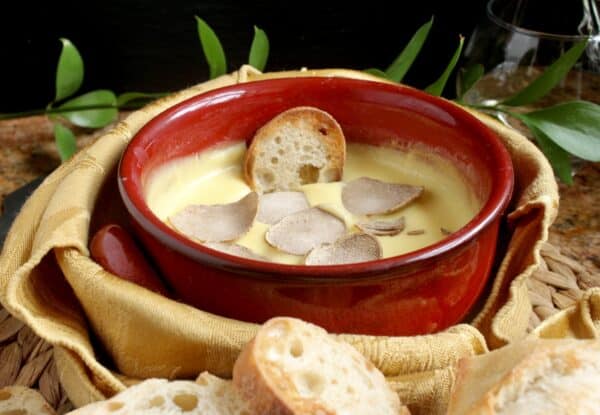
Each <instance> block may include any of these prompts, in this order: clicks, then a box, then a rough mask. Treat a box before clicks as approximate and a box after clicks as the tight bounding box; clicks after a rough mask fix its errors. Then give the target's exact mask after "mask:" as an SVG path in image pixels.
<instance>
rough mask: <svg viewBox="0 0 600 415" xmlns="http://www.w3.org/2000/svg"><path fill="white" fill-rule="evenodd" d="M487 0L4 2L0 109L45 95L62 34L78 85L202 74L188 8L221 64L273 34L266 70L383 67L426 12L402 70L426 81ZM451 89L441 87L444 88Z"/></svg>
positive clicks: (167, 80)
mask: <svg viewBox="0 0 600 415" xmlns="http://www.w3.org/2000/svg"><path fill="white" fill-rule="evenodd" d="M570 1H577V0H570ZM550 3H552V2H550ZM548 4H549V3H546V5H548ZM485 5H486V1H485V0H479V1H475V0H473V1H469V0H461V1H452V0H445V1H442V0H434V1H425V0H420V1H419V0H412V1H410V2H407V1H402V0H397V1H396V2H394V3H391V5H390V4H386V2H381V1H371V0H361V1H356V2H350V1H313V0H304V1H297V0H296V1H265V0H263V1H254V2H252V1H246V2H234V1H217V0H195V1H192V0H170V1H151V0H120V1H116V0H105V1H96V0H89V1H84V0H80V1H65V0H59V1H48V2H44V3H40V4H36V2H31V1H24V0H20V1H19V0H3V1H2V5H1V6H0V42H1V43H0V56H1V58H0V94H1V95H0V96H1V98H0V112H14V111H23V110H27V109H33V108H40V107H44V106H45V105H46V104H47V103H48V102H50V101H51V100H52V97H53V95H54V71H55V68H56V63H57V60H58V55H59V53H60V42H59V38H60V37H66V38H69V39H70V40H71V41H72V42H73V43H74V44H75V45H76V46H77V48H78V49H79V51H80V53H81V55H82V56H83V60H84V63H85V82H84V85H83V87H82V89H81V90H80V93H81V92H85V91H89V90H92V89H96V88H108V89H112V90H114V91H115V92H117V93H120V92H125V91H134V90H136V91H144V92H155V91H156V92H158V91H160V92H164V91H171V90H177V89H180V88H183V87H186V86H188V85H191V84H194V83H197V82H200V81H203V80H205V79H207V77H208V68H207V65H206V62H205V60H204V56H203V53H202V49H201V47H200V43H199V40H198V35H197V31H196V23H195V20H194V15H198V16H200V17H202V18H203V19H204V20H206V21H207V22H208V23H209V24H210V25H211V26H212V27H213V29H214V30H215V32H216V33H217V34H218V36H219V37H220V39H221V42H222V43H223V47H224V49H225V53H226V55H227V58H228V66H229V70H233V69H235V68H237V67H239V66H240V65H241V64H243V63H245V62H247V58H248V50H249V47H250V43H251V40H252V36H253V25H254V24H256V25H257V26H259V27H260V28H262V29H264V30H265V31H266V32H267V34H268V36H269V39H270V41H271V53H270V58H269V61H268V64H267V70H281V69H296V68H300V67H301V66H307V67H310V68H325V67H348V68H356V69H364V68H368V67H378V68H382V69H384V68H385V67H386V66H387V65H388V64H389V63H391V61H392V60H393V59H394V58H395V56H396V55H397V54H398V53H399V52H400V51H401V50H402V48H403V47H404V45H405V44H406V42H407V41H408V40H409V39H410V37H411V36H412V34H413V33H414V31H415V30H416V29H417V28H418V27H419V26H420V25H422V24H423V23H425V22H426V21H428V20H429V18H430V17H431V16H432V15H433V16H435V22H434V25H433V29H432V31H431V33H430V35H429V39H428V40H427V43H426V45H425V48H424V50H423V52H422V53H421V55H420V57H419V58H418V60H417V61H416V63H415V65H414V66H413V68H412V69H411V71H410V72H409V73H408V75H407V77H406V78H405V81H406V82H407V83H409V84H411V85H413V86H417V87H425V86H427V85H428V84H429V83H431V82H433V81H434V80H435V79H436V78H437V77H438V76H439V74H440V73H441V72H442V71H443V69H444V67H445V65H446V64H447V62H448V60H449V59H450V57H451V56H452V53H453V52H454V50H455V48H456V46H457V42H458V36H459V34H463V35H465V36H467V37H468V36H469V35H470V34H471V32H472V31H473V29H474V27H475V26H476V24H477V23H478V22H479V21H482V20H483V19H485ZM545 8H546V9H548V13H551V14H552V15H557V13H556V10H554V12H552V10H551V9H552V7H547V6H546V7H545ZM558 15H559V16H560V13H559V14H558ZM452 82H453V81H452V80H451V85H452ZM453 90H454V88H452V87H451V86H449V87H448V88H447V89H446V95H450V96H451V95H452V91H453Z"/></svg>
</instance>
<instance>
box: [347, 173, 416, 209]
mask: <svg viewBox="0 0 600 415" xmlns="http://www.w3.org/2000/svg"><path fill="white" fill-rule="evenodd" d="M421 193H423V187H421V186H411V185H408V184H398V183H386V182H382V181H380V180H376V179H370V178H368V177H361V178H359V179H356V180H353V181H351V182H350V183H348V184H346V185H345V186H344V188H343V189H342V203H343V204H344V207H345V208H346V209H348V210H349V211H350V212H352V213H354V214H355V215H380V214H384V213H390V212H393V211H395V210H398V209H400V208H401V207H403V206H405V205H406V204H408V203H410V202H412V201H413V200H414V199H416V198H417V197H419V196H420V195H421Z"/></svg>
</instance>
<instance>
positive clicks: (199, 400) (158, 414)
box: [70, 372, 250, 415]
mask: <svg viewBox="0 0 600 415" xmlns="http://www.w3.org/2000/svg"><path fill="white" fill-rule="evenodd" d="M107 413H110V414H113V415H124V414H127V415H138V414H139V415H146V414H147V415H164V414H169V415H179V414H181V415H183V414H185V415H250V412H248V410H247V409H246V405H245V404H244V403H243V402H242V400H241V399H240V398H239V396H238V394H237V392H236V391H235V389H234V388H233V386H232V384H231V382H230V381H226V380H222V379H220V378H218V377H216V376H212V375H210V374H209V373H206V372H205V373H202V374H201V375H200V376H199V377H198V379H196V382H192V381H186V380H176V381H172V382H169V381H168V380H166V379H148V380H146V381H144V382H141V383H139V384H137V385H134V386H131V387H130V388H128V389H126V390H125V391H123V392H121V393H119V394H118V395H116V396H114V397H112V398H111V399H108V400H106V401H101V402H96V403H92V404H90V405H86V406H84V407H81V408H79V409H77V410H75V411H73V412H71V413H70V414H71V415H104V414H107Z"/></svg>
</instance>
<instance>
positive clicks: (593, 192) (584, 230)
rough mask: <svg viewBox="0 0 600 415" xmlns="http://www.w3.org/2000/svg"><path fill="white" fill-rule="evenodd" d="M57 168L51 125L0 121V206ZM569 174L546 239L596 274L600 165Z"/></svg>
mask: <svg viewBox="0 0 600 415" xmlns="http://www.w3.org/2000/svg"><path fill="white" fill-rule="evenodd" d="M107 128H110V127H107ZM102 132H103V131H102V130H100V131H95V132H91V131H86V130H81V129H79V130H77V131H76V133H77V137H78V145H79V146H83V145H85V144H86V143H88V142H90V141H91V140H93V139H94V138H95V137H97V136H99V135H100V134H102ZM59 163H60V159H59V157H58V153H57V151H56V148H55V145H54V138H53V134H52V124H51V122H50V121H49V120H48V119H47V118H46V117H43V116H39V117H29V118H23V119H18V120H6V121H0V202H2V200H3V199H4V197H5V196H6V195H7V194H9V193H10V192H12V191H14V190H16V189H18V188H19V187H21V186H23V185H25V184H26V183H28V182H30V181H31V180H34V179H35V178H37V177H39V176H41V175H46V174H48V173H50V172H51V171H52V170H53V169H55V168H56V166H58V165H59ZM575 170H576V175H575V178H574V181H575V183H574V184H573V185H572V186H566V185H563V184H560V196H561V201H560V210H559V215H558V218H557V220H556V222H555V223H554V225H553V226H552V228H551V229H550V237H549V239H550V242H552V243H553V244H555V245H556V246H557V247H559V248H560V249H561V251H562V252H563V253H564V254H566V255H568V256H570V257H572V258H573V259H575V260H577V261H579V262H581V263H582V264H584V265H585V266H586V268H588V270H589V271H590V272H592V273H598V272H600V163H589V162H583V161H578V162H576V164H575Z"/></svg>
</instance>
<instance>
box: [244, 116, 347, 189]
mask: <svg viewBox="0 0 600 415" xmlns="http://www.w3.org/2000/svg"><path fill="white" fill-rule="evenodd" d="M345 159H346V140H345V138H344V133H343V132H342V128H341V127H340V125H339V124H338V123H337V121H336V120H335V119H334V118H333V117H332V116H331V115H329V114H328V113H326V112H325V111H321V110H320V109H318V108H312V107H296V108H292V109H290V110H287V111H285V112H282V113H281V114H279V115H278V116H276V117H275V118H273V119H272V120H271V121H269V122H268V123H266V124H265V125H264V126H262V128H260V129H259V130H258V131H257V132H256V134H255V135H254V138H253V140H252V143H251V144H250V148H249V149H248V151H247V152H246V156H245V158H244V174H245V176H246V181H247V182H248V184H249V185H250V187H251V188H252V189H254V190H255V191H256V192H258V193H270V192H274V191H283V190H298V189H300V186H302V185H304V184H309V183H316V182H334V181H338V180H340V179H341V178H342V172H343V169H344V162H345Z"/></svg>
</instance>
